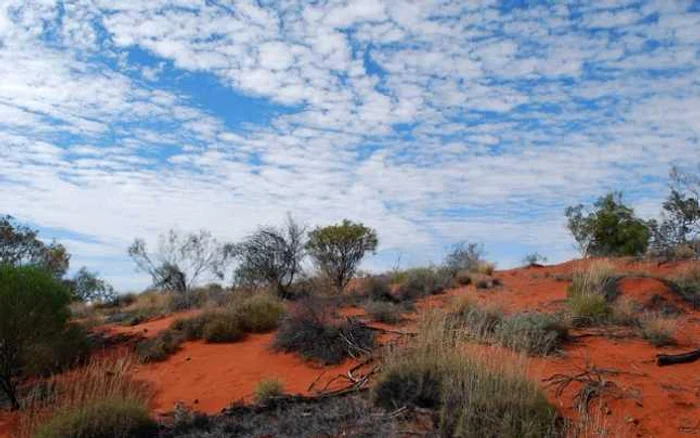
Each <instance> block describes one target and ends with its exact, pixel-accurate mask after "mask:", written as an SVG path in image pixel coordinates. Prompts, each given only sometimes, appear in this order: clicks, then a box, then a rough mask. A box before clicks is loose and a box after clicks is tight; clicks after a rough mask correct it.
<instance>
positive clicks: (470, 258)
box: [444, 242, 486, 276]
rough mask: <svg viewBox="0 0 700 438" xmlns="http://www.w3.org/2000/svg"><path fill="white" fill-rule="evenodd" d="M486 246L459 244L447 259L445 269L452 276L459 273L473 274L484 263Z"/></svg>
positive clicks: (453, 248)
mask: <svg viewBox="0 0 700 438" xmlns="http://www.w3.org/2000/svg"><path fill="white" fill-rule="evenodd" d="M485 254H486V253H485V251H484V246H483V245H481V244H479V243H473V242H472V243H467V242H459V243H457V244H455V245H454V246H453V247H452V249H451V250H450V252H449V253H448V254H447V256H446V257H445V263H444V264H445V268H446V269H447V270H448V271H449V272H450V274H451V275H453V276H454V275H456V274H457V273H458V272H459V271H466V272H473V271H476V270H477V269H478V267H479V266H480V265H481V264H483V263H484V261H483V257H484V255H485Z"/></svg>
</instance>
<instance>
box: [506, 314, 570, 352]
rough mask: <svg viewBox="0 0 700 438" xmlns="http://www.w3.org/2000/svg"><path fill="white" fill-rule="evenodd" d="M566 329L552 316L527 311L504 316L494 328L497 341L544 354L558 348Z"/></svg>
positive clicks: (563, 340) (525, 350)
mask: <svg viewBox="0 0 700 438" xmlns="http://www.w3.org/2000/svg"><path fill="white" fill-rule="evenodd" d="M567 337H568V330H567V328H566V326H564V325H563V324H562V323H561V322H560V321H558V320H557V319H555V318H554V317H552V316H550V315H547V314H544V313H536V312H527V313H520V314H515V315H512V316H510V317H508V318H504V319H503V320H502V321H501V323H500V324H499V325H498V327H497V329H496V334H495V338H496V339H497V340H498V343H499V344H501V345H503V346H505V347H507V348H510V349H512V350H515V351H520V352H523V353H527V354H531V355H538V356H546V355H548V354H552V353H554V352H555V351H557V350H559V349H560V348H561V346H562V344H563V343H564V342H565V341H566V339H567Z"/></svg>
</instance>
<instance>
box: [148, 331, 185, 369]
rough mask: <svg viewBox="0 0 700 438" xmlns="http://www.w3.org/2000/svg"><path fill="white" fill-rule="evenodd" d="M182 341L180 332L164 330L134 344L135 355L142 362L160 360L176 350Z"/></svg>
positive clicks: (183, 339) (182, 337)
mask: <svg viewBox="0 0 700 438" xmlns="http://www.w3.org/2000/svg"><path fill="white" fill-rule="evenodd" d="M184 341H185V338H184V336H183V335H182V333H180V332H177V331H173V330H164V331H162V332H161V333H158V334H157V335H156V336H155V337H153V338H151V339H144V340H143V341H141V342H139V343H138V344H136V355H137V356H138V358H139V361H140V362H142V363H149V362H162V361H164V360H166V359H167V358H168V357H170V356H171V355H172V354H174V353H175V352H177V351H178V350H179V349H180V345H181V344H182V343H183V342H184Z"/></svg>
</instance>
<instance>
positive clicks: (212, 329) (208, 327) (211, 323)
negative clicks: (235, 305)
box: [202, 311, 245, 343]
mask: <svg viewBox="0 0 700 438" xmlns="http://www.w3.org/2000/svg"><path fill="white" fill-rule="evenodd" d="M203 319H204V324H203V325H202V338H203V339H204V340H205V341H206V342H210V343H224V342H237V341H240V340H241V339H243V338H244V337H245V331H244V329H243V326H242V324H241V321H240V319H239V318H238V317H237V316H236V315H235V314H232V313H231V312H227V311H219V312H210V313H208V314H207V315H206V316H204V317H203Z"/></svg>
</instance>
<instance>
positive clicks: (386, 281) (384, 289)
mask: <svg viewBox="0 0 700 438" xmlns="http://www.w3.org/2000/svg"><path fill="white" fill-rule="evenodd" d="M356 293H357V294H358V295H360V296H362V297H366V298H367V299H369V300H371V301H388V302H395V301H398V300H397V298H396V297H395V296H394V295H393V294H392V292H391V279H390V278H389V277H386V276H382V275H376V276H372V277H368V278H365V279H363V280H362V282H361V283H360V285H359V287H358V289H357V292H356Z"/></svg>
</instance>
